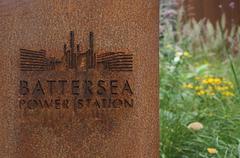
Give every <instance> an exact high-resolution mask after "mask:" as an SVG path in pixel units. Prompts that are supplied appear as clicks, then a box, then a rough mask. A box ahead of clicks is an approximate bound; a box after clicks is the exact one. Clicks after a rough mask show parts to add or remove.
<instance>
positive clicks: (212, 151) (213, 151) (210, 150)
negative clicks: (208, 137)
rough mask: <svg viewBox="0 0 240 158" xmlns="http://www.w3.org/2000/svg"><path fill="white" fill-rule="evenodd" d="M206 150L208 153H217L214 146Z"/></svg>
mask: <svg viewBox="0 0 240 158" xmlns="http://www.w3.org/2000/svg"><path fill="white" fill-rule="evenodd" d="M207 151H208V153H209V154H217V153H218V151H217V149H216V148H207Z"/></svg>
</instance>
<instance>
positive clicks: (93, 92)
mask: <svg viewBox="0 0 240 158" xmlns="http://www.w3.org/2000/svg"><path fill="white" fill-rule="evenodd" d="M69 39H70V40H69V42H68V43H65V44H64V43H63V47H62V52H60V54H51V55H55V56H49V54H48V52H47V51H46V50H39V51H35V50H28V49H20V71H21V72H22V73H21V74H22V75H21V79H20V82H19V96H20V97H19V99H20V100H19V108H20V109H30V110H32V109H37V108H41V109H42V108H54V109H61V108H63V109H69V108H71V107H73V108H74V109H75V110H76V109H85V108H90V107H92V108H98V109H99V108H104V109H105V108H114V109H116V108H132V107H133V105H134V96H133V94H134V87H133V86H132V85H133V79H132V77H131V76H132V75H131V74H128V73H127V74H126V75H124V74H123V73H125V72H132V71H133V54H130V53H129V52H128V53H125V52H104V53H102V52H99V53H96V52H95V50H94V34H93V33H92V32H90V33H89V37H88V48H87V49H85V51H83V48H82V44H80V43H78V44H75V38H74V32H73V31H71V32H70V38H69ZM27 72H30V73H27ZM31 72H33V73H34V74H32V73H31ZM72 72H74V73H72ZM75 72H76V73H75ZM85 72H87V73H85ZM102 72H106V73H102ZM108 72H113V73H108ZM114 72H116V73H114ZM119 72H123V73H119Z"/></svg>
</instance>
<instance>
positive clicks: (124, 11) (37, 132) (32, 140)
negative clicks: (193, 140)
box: [0, 0, 159, 158]
mask: <svg viewBox="0 0 240 158" xmlns="http://www.w3.org/2000/svg"><path fill="white" fill-rule="evenodd" d="M158 3H159V2H158V0H148V1H146V0H132V1H129V0H114V1H113V0H87V1H85V0H75V1H73V0H51V1H49V0H0V18H1V20H0V35H1V36H0V37H1V39H0V41H1V47H0V50H1V51H0V52H1V58H0V63H1V70H0V74H1V82H0V83H1V92H0V93H1V95H0V96H1V97H0V103H1V107H0V118H1V119H0V120H1V121H0V124H1V125H0V127H1V128H0V157H4V158H5V157H6V158H43V157H49V158H50V157H51V158H70V157H71V158H75V157H76V158H77V157H79V158H95V157H99V158H113V157H114V158H123V157H129V158H140V157H141V158H157V157H158V155H159V151H158V144H159V130H158V129H159V123H158V120H159V117H158V113H159V111H158V107H159V103H158V74H159V73H158V66H159V65H158V29H159V26H158V24H159V23H158V19H159V16H158V14H159V11H158V8H159V4H158ZM70 31H74V39H75V41H78V42H80V43H81V46H82V47H81V49H84V50H86V49H87V48H88V46H89V43H88V35H89V32H91V31H92V32H93V33H94V51H96V52H97V55H101V54H103V52H111V51H113V52H114V51H123V52H126V54H131V55H133V71H131V72H127V73H125V72H117V73H116V72H103V73H99V72H94V71H87V72H80V73H78V72H76V73H75V72H74V71H72V70H71V72H64V73H61V72H58V71H56V72H49V71H44V72H39V73H34V75H32V73H31V72H22V71H21V70H22V69H23V70H25V68H26V69H31V67H30V68H29V67H24V68H22V69H20V64H19V62H20V58H19V56H20V54H21V55H22V56H24V57H25V58H26V60H27V59H28V57H27V56H28V55H29V54H31V53H32V52H30V53H29V51H28V50H41V49H44V50H41V51H40V52H37V53H36V54H38V55H33V57H34V58H32V60H37V61H41V60H38V58H43V57H44V58H45V50H46V52H47V53H49V52H50V56H52V57H56V58H59V59H61V55H62V54H61V53H62V51H63V44H64V43H67V42H68V41H69V40H70V37H69V32H70ZM90 45H91V44H90ZM20 49H21V50H20ZM25 49H27V50H25ZM48 55H49V54H48ZM103 55H104V54H103ZM54 61H55V60H54ZM21 62H22V61H21ZM24 62H25V60H24ZM24 62H23V63H22V64H23V65H24V64H25V65H27V63H24ZM31 62H32V61H31ZM92 62H94V61H92ZM36 63H37V64H39V63H38V62H36ZM36 63H35V64H36ZM40 64H43V65H44V63H43V62H40ZM25 65H24V66H25ZM73 65H74V64H73ZM32 66H33V67H34V66H35V67H37V66H38V65H32ZM39 69H42V67H40V68H39ZM33 70H36V69H33ZM77 76H80V77H81V76H84V77H83V78H85V79H86V78H90V79H92V80H93V81H95V80H99V79H105V80H111V79H114V80H118V81H119V82H120V81H123V80H125V79H127V80H128V81H129V82H130V83H131V86H132V89H133V99H134V106H133V108H128V109H124V108H120V109H108V110H96V109H90V110H86V111H80V112H76V111H71V110H59V111H58V110H56V109H55V110H48V109H47V110H46V111H31V110H30V112H29V111H25V110H22V109H20V108H19V106H18V105H19V100H20V99H21V97H22V96H20V95H19V81H20V80H21V79H26V80H29V82H35V81H37V80H38V79H39V80H41V81H44V80H45V79H47V78H48V79H55V80H58V79H67V80H74V79H76V77H77ZM93 76H94V77H93ZM78 79H80V80H81V78H78ZM30 87H31V86H30ZM70 93H71V92H70V90H67V91H66V94H65V96H61V98H63V97H72V96H71V94H70ZM45 97H46V98H50V96H45ZM119 97H120V98H121V97H124V95H123V96H119Z"/></svg>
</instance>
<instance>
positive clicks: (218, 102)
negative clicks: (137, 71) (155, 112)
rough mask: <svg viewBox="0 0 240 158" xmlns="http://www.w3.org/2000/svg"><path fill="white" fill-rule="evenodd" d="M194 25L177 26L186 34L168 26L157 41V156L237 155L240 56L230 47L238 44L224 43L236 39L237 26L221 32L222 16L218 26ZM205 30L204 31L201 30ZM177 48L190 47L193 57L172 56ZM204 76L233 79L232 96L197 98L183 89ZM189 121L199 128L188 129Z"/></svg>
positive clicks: (207, 157)
mask: <svg viewBox="0 0 240 158" xmlns="http://www.w3.org/2000/svg"><path fill="white" fill-rule="evenodd" d="M189 23H190V22H189ZM193 23H194V24H193V25H192V26H191V27H190V25H189V24H184V25H183V24H182V25H183V26H182V27H181V29H184V28H185V30H187V29H188V31H189V32H190V34H189V32H188V33H185V32H184V31H180V30H176V31H177V35H176V34H174V33H173V30H171V27H169V30H168V31H166V32H165V33H164V37H163V38H162V39H161V40H160V128H161V131H160V136H161V143H160V155H161V158H240V93H239V90H240V89H239V88H240V86H239V82H240V81H239V79H240V60H239V59H240V57H239V56H240V55H239V51H238V52H237V53H236V52H235V54H234V52H233V49H232V48H233V47H238V48H240V47H239V45H237V46H227V45H228V44H227V40H226V39H227V37H228V38H230V39H232V40H236V38H238V39H240V31H239V30H240V29H239V28H238V31H236V32H235V33H232V34H229V33H227V31H222V29H221V28H222V27H224V19H223V20H222V24H218V26H217V27H216V28H214V27H213V26H212V24H211V23H210V22H207V24H206V23H204V24H203V23H202V22H199V23H197V22H193ZM206 25H208V26H207V27H206ZM203 28H205V29H206V28H207V29H206V30H205V32H204V33H202V32H201V31H199V30H202V29H203ZM230 43H233V41H231V42H230ZM178 51H180V52H181V51H182V52H184V51H188V52H189V53H190V54H191V57H184V56H183V55H181V57H180V60H176V56H177V52H178ZM174 60H176V61H174ZM205 75H210V76H216V77H219V78H223V79H226V80H229V81H231V82H232V83H233V84H234V89H233V92H234V96H233V97H226V96H221V95H217V94H216V95H214V96H208V95H203V96H198V95H196V93H194V91H193V90H190V89H186V88H183V84H184V83H194V82H196V80H195V77H204V76H205ZM192 122H201V123H202V124H203V129H201V130H199V131H193V130H190V129H188V128H187V126H188V125H189V124H190V123H192ZM208 148H216V149H217V151H218V152H217V154H210V153H208V150H207V149H208Z"/></svg>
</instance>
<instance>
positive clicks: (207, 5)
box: [203, 0, 221, 23]
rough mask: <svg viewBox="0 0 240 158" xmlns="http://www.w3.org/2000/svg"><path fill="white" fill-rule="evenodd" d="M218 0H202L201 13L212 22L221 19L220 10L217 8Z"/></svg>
mask: <svg viewBox="0 0 240 158" xmlns="http://www.w3.org/2000/svg"><path fill="white" fill-rule="evenodd" d="M219 4H220V1H219V0H211V1H208V0H204V1H203V10H204V11H203V12H204V14H203V15H204V17H206V18H209V19H210V20H211V21H212V22H214V23H215V22H216V21H217V20H219V19H220V17H221V10H220V8H219Z"/></svg>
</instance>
